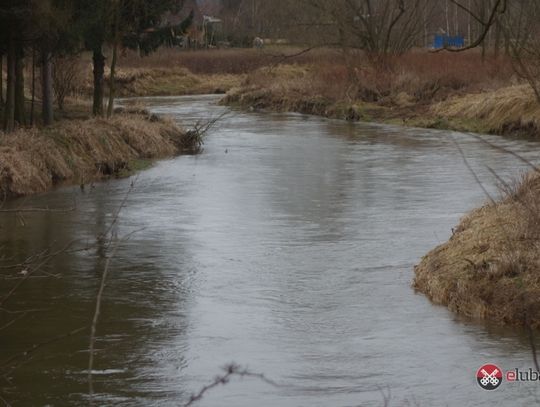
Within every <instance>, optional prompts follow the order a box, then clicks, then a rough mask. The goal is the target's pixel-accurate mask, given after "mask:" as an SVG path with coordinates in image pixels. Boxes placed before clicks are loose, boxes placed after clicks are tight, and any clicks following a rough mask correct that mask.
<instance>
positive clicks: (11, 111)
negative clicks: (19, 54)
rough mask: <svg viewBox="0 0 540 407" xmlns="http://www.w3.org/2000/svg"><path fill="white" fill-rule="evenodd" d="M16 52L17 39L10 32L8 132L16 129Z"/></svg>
mask: <svg viewBox="0 0 540 407" xmlns="http://www.w3.org/2000/svg"><path fill="white" fill-rule="evenodd" d="M15 54H16V48H15V40H14V38H13V34H12V33H11V32H10V35H9V39H8V52H7V90H6V105H5V108H4V131H6V132H7V133H9V132H11V131H13V130H14V129H15V65H16V63H15V60H16V56H15Z"/></svg>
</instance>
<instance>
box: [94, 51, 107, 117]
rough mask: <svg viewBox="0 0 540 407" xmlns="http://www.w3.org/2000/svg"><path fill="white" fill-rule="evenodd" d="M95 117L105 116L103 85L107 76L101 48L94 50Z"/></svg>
mask: <svg viewBox="0 0 540 407" xmlns="http://www.w3.org/2000/svg"><path fill="white" fill-rule="evenodd" d="M92 59H93V63H94V106H93V108H92V112H93V114H94V116H103V84H104V79H103V78H104V76H105V56H104V55H103V51H102V49H101V47H98V48H95V49H94V55H93V57H92Z"/></svg>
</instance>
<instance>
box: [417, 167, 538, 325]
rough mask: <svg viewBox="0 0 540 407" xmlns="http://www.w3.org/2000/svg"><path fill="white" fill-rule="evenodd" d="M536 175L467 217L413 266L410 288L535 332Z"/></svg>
mask: <svg viewBox="0 0 540 407" xmlns="http://www.w3.org/2000/svg"><path fill="white" fill-rule="evenodd" d="M539 202H540V176H539V175H538V174H537V173H531V174H529V175H527V176H525V177H523V179H522V180H521V181H519V182H518V183H517V184H516V185H515V186H513V187H511V188H509V189H508V190H507V191H506V194H505V196H504V198H502V199H501V200H500V201H498V202H493V203H490V204H487V205H485V206H483V207H481V208H479V209H476V210H474V211H472V212H471V213H469V214H467V215H466V216H465V217H464V218H463V219H462V220H461V222H460V224H459V225H458V226H457V227H456V228H455V229H454V230H453V235H452V237H451V238H450V240H449V241H448V242H447V243H444V244H442V245H440V246H438V247H437V248H435V249H433V250H432V251H431V252H429V253H428V254H427V255H426V256H424V257H423V258H422V261H421V262H420V264H419V265H418V266H416V267H415V270H414V271H415V279H414V283H413V285H414V288H415V289H417V290H418V291H420V292H422V293H424V294H425V295H427V296H428V297H429V298H430V299H431V300H432V301H433V302H435V303H437V304H442V305H446V306H447V307H448V308H449V309H450V310H452V311H454V312H456V313H459V314H463V315H466V316H468V317H473V318H482V319H487V320H491V321H494V322H497V323H503V324H512V325H525V326H531V327H534V328H538V327H540V275H539V273H538V270H539V268H538V266H539V264H540V263H539V262H540V255H539V254H540V251H539V247H538V242H539V239H540V235H539V233H540V227H539V226H540V216H539V211H538V203H539Z"/></svg>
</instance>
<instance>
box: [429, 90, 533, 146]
mask: <svg viewBox="0 0 540 407" xmlns="http://www.w3.org/2000/svg"><path fill="white" fill-rule="evenodd" d="M432 110H433V113H434V114H435V115H438V116H443V117H450V118H454V117H461V118H468V119H471V120H480V121H483V122H484V123H486V124H487V125H488V131H489V132H492V133H506V132H515V131H523V132H525V133H528V134H532V135H537V134H538V132H539V129H540V105H539V104H538V102H537V101H536V99H535V96H534V93H533V91H532V89H531V88H530V87H529V86H528V85H516V86H509V87H504V88H501V89H497V90H494V91H490V92H484V93H481V94H471V95H465V96H459V97H454V98H452V99H450V100H448V101H445V102H442V103H439V104H437V105H435V106H433V109H432Z"/></svg>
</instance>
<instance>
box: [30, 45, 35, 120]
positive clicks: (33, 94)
mask: <svg viewBox="0 0 540 407" xmlns="http://www.w3.org/2000/svg"><path fill="white" fill-rule="evenodd" d="M35 106H36V47H32V102H31V103H30V125H31V126H33V125H34V117H35V114H34V113H35Z"/></svg>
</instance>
